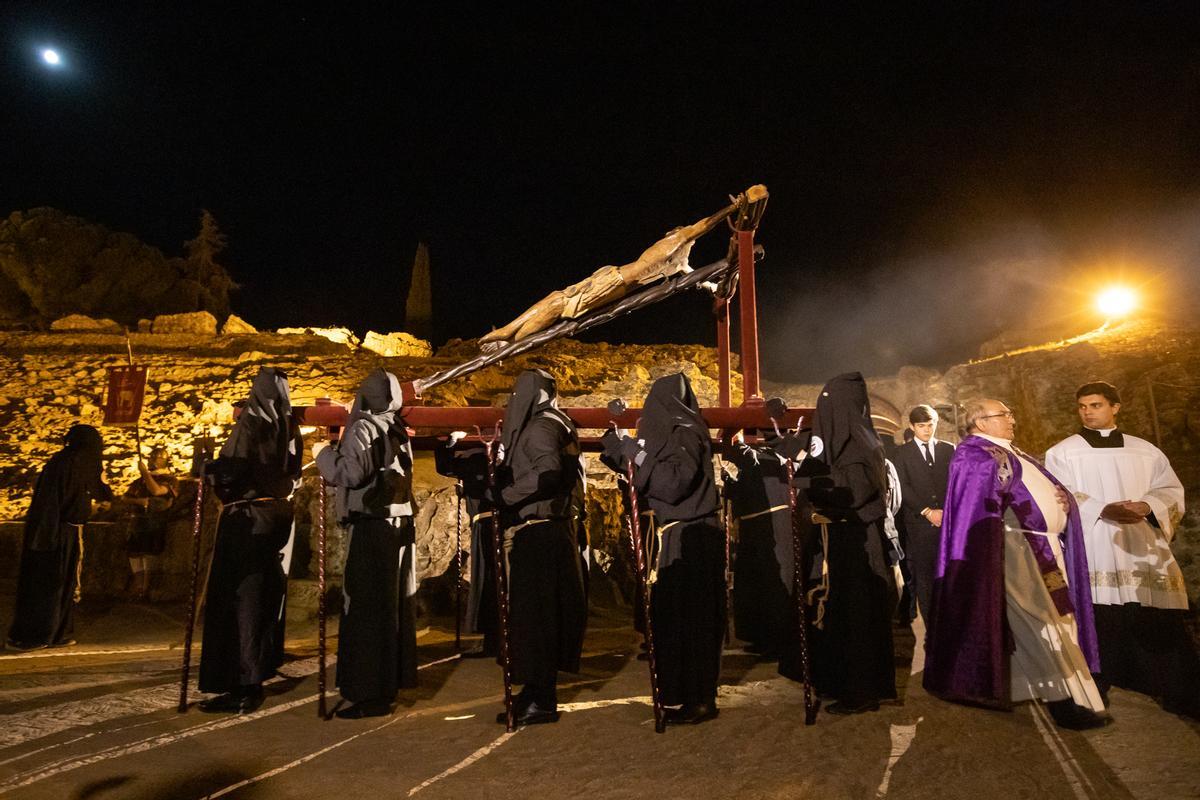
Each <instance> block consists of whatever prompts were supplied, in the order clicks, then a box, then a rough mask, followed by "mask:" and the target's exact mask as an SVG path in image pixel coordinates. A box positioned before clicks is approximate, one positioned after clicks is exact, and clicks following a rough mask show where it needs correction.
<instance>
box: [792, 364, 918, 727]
mask: <svg viewBox="0 0 1200 800" xmlns="http://www.w3.org/2000/svg"><path fill="white" fill-rule="evenodd" d="M809 454H810V455H809V457H808V458H806V459H805V460H804V462H803V464H802V469H801V470H800V472H801V473H802V474H804V475H811V476H813V477H812V478H811V481H810V486H809V489H808V497H809V499H810V501H811V502H812V504H813V507H814V510H815V511H816V512H817V513H819V514H822V515H824V516H825V517H827V518H829V519H831V520H833V522H832V523H831V524H830V525H829V546H828V550H827V551H826V552H825V560H826V564H827V565H828V568H829V584H830V586H829V597H828V600H827V602H826V607H825V616H824V628H823V629H822V630H818V631H815V632H814V636H813V649H814V658H813V673H814V680H815V682H816V685H817V689H818V691H819V692H820V693H822V694H825V695H828V696H831V697H833V698H836V699H837V700H838V701H840V702H842V703H843V704H844V705H845V706H847V707H849V708H852V709H856V708H861V707H863V706H870V705H871V704H872V703H877V702H878V701H880V700H888V699H894V698H895V697H896V667H895V654H894V650H893V645H892V614H893V613H894V611H895V606H896V585H895V578H894V576H893V573H892V568H891V566H890V564H889V563H888V558H887V553H888V545H887V542H886V534H885V533H884V529H883V521H884V516H885V513H886V511H885V505H884V497H885V487H886V477H885V473H884V463H883V447H882V445H881V444H880V443H879V438H878V436H876V434H875V432H874V429H873V428H872V427H871V408H870V401H869V399H868V396H867V386H866V383H865V382H864V381H863V379H862V376H861V375H860V374H859V373H857V372H854V373H848V374H846V375H839V376H838V377H836V378H833V379H832V380H830V381H829V383H827V384H826V385H825V388H824V389H823V390H822V391H821V394H820V396H819V397H818V398H817V408H816V413H815V414H814V417H813V437H812V442H811V444H810V447H809ZM817 533H819V530H818V531H817ZM781 667H782V664H781ZM785 674H786V673H785Z"/></svg>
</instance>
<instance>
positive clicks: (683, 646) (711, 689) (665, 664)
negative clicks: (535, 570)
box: [604, 374, 727, 705]
mask: <svg viewBox="0 0 1200 800" xmlns="http://www.w3.org/2000/svg"><path fill="white" fill-rule="evenodd" d="M637 436H638V441H639V442H644V444H641V445H639V446H638V447H637V448H636V452H632V450H633V448H626V447H623V446H622V444H621V442H620V440H618V438H617V437H616V435H615V434H613V433H611V432H610V433H608V434H605V437H604V442H605V449H606V455H605V458H604V462H605V463H606V464H608V465H609V466H615V467H616V468H617V470H618V471H624V470H625V468H626V467H627V465H628V463H629V458H630V457H632V458H633V462H634V476H633V480H634V488H635V489H636V490H637V492H638V503H639V506H641V510H647V507H648V510H649V511H651V512H653V515H652V519H653V524H652V525H646V524H644V523H645V521H646V520H647V518H648V517H647V516H643V517H642V520H643V526H642V535H643V537H651V538H652V540H653V541H652V542H650V543H649V545H648V546H649V547H650V548H651V549H652V550H656V552H657V557H656V558H654V559H652V561H651V567H652V570H653V573H654V574H653V576H652V577H653V581H652V583H651V585H650V617H651V622H652V624H653V626H654V644H655V656H656V661H657V664H656V666H657V668H658V685H659V689H660V692H661V694H662V698H663V703H664V704H665V705H680V704H692V705H696V704H702V703H708V704H712V703H715V702H716V696H717V683H718V681H719V679H720V674H721V648H722V646H723V643H724V636H725V620H726V613H727V610H726V605H725V533H724V531H723V530H722V529H721V526H720V524H719V522H718V519H717V490H716V481H715V478H714V475H713V465H712V445H711V444H710V442H709V437H708V428H707V425H706V424H705V422H704V419H703V418H702V417H701V416H700V406H699V403H697V401H696V396H695V394H694V393H693V392H692V387H691V384H690V383H689V382H688V380H687V377H686V376H684V375H682V374H675V375H668V376H666V377H663V378H659V379H658V380H657V381H655V382H654V385H653V386H652V387H651V388H650V393H649V394H648V395H647V396H646V402H645V405H644V408H643V409H642V416H641V419H640V421H639V424H638V433H637Z"/></svg>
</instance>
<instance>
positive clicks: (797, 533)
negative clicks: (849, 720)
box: [787, 458, 821, 725]
mask: <svg viewBox="0 0 1200 800" xmlns="http://www.w3.org/2000/svg"><path fill="white" fill-rule="evenodd" d="M794 473H795V468H794V466H793V464H792V460H791V459H790V458H789V459H788V461H787V482H788V507H789V508H790V509H791V514H792V591H793V592H794V593H795V595H796V623H797V624H796V632H797V636H798V639H797V641H798V642H799V645H800V669H801V670H802V672H803V675H804V724H805V725H813V724H815V723H816V721H817V712H818V711H820V709H821V701H820V700H817V699H816V697H815V696H814V694H813V687H812V668H811V667H810V665H809V660H808V602H807V601H806V599H805V596H804V537H803V535H802V531H801V530H800V525H799V518H798V517H797V516H796V489H795V487H794V486H793V485H792V478H793V476H794Z"/></svg>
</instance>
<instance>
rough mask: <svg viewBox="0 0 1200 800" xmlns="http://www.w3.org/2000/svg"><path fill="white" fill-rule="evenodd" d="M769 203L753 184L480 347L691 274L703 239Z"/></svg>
mask: <svg viewBox="0 0 1200 800" xmlns="http://www.w3.org/2000/svg"><path fill="white" fill-rule="evenodd" d="M766 199H767V187H765V186H763V185H761V184H758V185H755V186H751V187H750V188H749V189H747V190H746V191H744V192H742V193H741V194H739V195H738V196H737V197H735V198H733V199H732V202H731V203H730V204H729V205H727V206H726V207H725V208H723V209H721V210H720V211H718V212H717V213H715V214H712V215H711V216H708V217H705V218H704V219H702V220H700V221H699V222H696V223H693V224H691V225H686V226H684V227H681V228H675V229H674V230H672V231H671V232H670V233H668V234H667V235H666V236H664V237H663V238H662V239H659V240H658V241H657V242H655V243H654V244H652V245H650V247H648V248H646V250H645V252H643V253H642V254H641V256H639V257H638V259H637V260H636V261H631V262H630V263H628V264H625V265H623V266H619V267H615V266H611V265H610V266H605V267H601V268H600V269H598V270H596V271H595V272H593V273H592V274H591V275H590V276H589V277H587V278H585V279H583V280H582V281H580V282H579V283H575V284H572V285H571V286H568V287H567V288H565V289H560V290H558V291H555V292H551V293H550V294H548V295H546V296H545V297H544V298H542V299H541V300H539V301H538V302H537V303H536V304H534V305H533V306H531V307H530V308H528V309H526V311H525V312H524V313H523V314H521V316H519V317H517V318H516V319H514V320H513V321H512V322H510V323H508V324H507V325H505V326H504V327H503V328H497V329H496V330H494V331H492V332H491V333H489V334H487V335H485V336H482V337H480V340H479V342H480V344H481V345H482V346H483V348H484V350H485V351H490V350H494V349H497V348H500V347H503V346H504V345H506V344H508V343H509V342H516V341H520V340H521V339H525V338H526V337H529V336H531V335H533V334H535V333H537V332H538V331H542V330H545V329H546V328H548V327H550V326H551V325H553V324H554V323H556V322H558V321H559V320H562V319H574V318H576V317H580V316H583V315H584V314H586V313H588V312H589V311H593V310H595V309H597V308H602V307H603V306H606V305H608V304H609V303H612V302H615V301H616V300H619V299H621V298H622V297H624V296H625V295H626V294H628V293H629V291H630V289H631V288H632V287H636V286H645V285H646V284H650V283H656V282H658V281H660V280H663V279H665V278H670V277H671V276H673V275H679V274H686V273H688V272H691V271H692V268H691V267H690V266H688V255H689V254H690V253H691V252H692V245H694V244H695V243H696V240H697V239H699V238H700V237H701V236H703V235H704V234H706V233H708V232H709V231H710V230H712V229H713V228H714V227H716V226H717V225H718V224H719V223H720V222H721V221H722V220H724V219H725V218H726V217H728V216H729V215H730V214H732V213H734V212H735V211H738V210H739V209H743V208H745V207H749V206H750V205H752V204H755V203H762V202H765V201H766Z"/></svg>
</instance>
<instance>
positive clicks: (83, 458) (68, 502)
mask: <svg viewBox="0 0 1200 800" xmlns="http://www.w3.org/2000/svg"><path fill="white" fill-rule="evenodd" d="M63 441H64V443H65V445H66V446H65V447H63V449H62V450H61V451H59V452H58V453H55V454H54V456H52V457H51V458H50V460H49V461H48V462H47V463H46V466H45V467H44V468H43V469H42V474H41V475H40V476H38V481H37V487H36V488H35V489H34V492H33V501H32V502H31V503H30V504H29V512H28V513H27V514H26V516H25V546H26V547H27V548H28V549H30V550H37V551H46V550H55V549H57V548H59V547H61V546H62V544H63V541H64V537H65V535H66V534H65V533H64V531H63V525H64V524H66V523H76V524H78V523H81V522H84V521H85V520H86V519H87V518H88V514H89V512H90V510H91V503H92V500H102V499H104V498H105V497H106V496H107V495H108V489H107V487H106V486H105V485H104V482H103V481H102V480H101V456H102V455H103V453H104V440H103V439H102V438H101V437H100V432H99V431H98V430H96V429H95V428H93V427H92V426H91V425H75V426H73V427H72V428H71V429H70V430H69V431H67V435H66V438H65V439H64V440H63Z"/></svg>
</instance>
